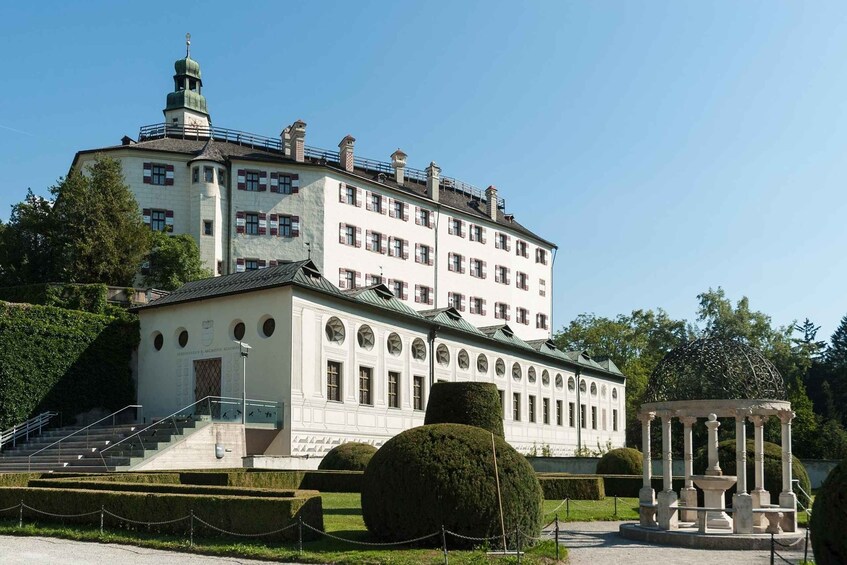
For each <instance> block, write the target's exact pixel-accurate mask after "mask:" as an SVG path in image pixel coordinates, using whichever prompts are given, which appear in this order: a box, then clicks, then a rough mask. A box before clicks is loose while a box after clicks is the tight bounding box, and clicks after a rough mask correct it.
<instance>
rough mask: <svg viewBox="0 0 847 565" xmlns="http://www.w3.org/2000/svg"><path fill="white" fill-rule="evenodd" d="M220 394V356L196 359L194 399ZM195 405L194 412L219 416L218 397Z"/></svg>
mask: <svg viewBox="0 0 847 565" xmlns="http://www.w3.org/2000/svg"><path fill="white" fill-rule="evenodd" d="M220 395H221V358H220V357H216V358H214V359H197V360H196V361H194V400H195V401H197V400H202V399H204V398H206V397H207V396H220ZM210 400H211V402H209V403H206V402H204V403H203V405H202V406H201V405H197V406H196V407H195V412H196V413H198V414H209V415H211V416H213V417H219V416H220V412H221V405H220V401H219V400H218V399H210Z"/></svg>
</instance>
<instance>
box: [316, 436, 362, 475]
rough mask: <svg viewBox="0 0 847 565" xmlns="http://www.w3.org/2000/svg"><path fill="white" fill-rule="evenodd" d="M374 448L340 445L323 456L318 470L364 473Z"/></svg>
mask: <svg viewBox="0 0 847 565" xmlns="http://www.w3.org/2000/svg"><path fill="white" fill-rule="evenodd" d="M374 453H376V448H375V447H374V446H372V445H368V444H367V443H357V442H350V443H342V444H341V445H337V446H335V447H333V448H332V450H331V451H330V452H329V453H327V454H326V455H324V458H323V460H322V461H321V464H320V465H318V469H320V470H322V471H364V470H365V467H367V466H368V461H370V460H371V457H373V456H374Z"/></svg>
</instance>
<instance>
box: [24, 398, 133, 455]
mask: <svg viewBox="0 0 847 565" xmlns="http://www.w3.org/2000/svg"><path fill="white" fill-rule="evenodd" d="M129 408H142V406H141V404H128V405H126V406H124V407H123V408H121V409H120V410H115V411H114V412H112V413H111V414H109V415H108V416H103V417H102V418H100V419H99V420H97V421H96V422H93V423H91V424H88V425H87V426H85V427H84V428H80V429H78V430H77V431H75V432H73V433H70V434H68V435H66V436H64V437H61V438H59V439H57V440H56V441H54V442H53V443H51V444H50V445H48V446H46V447H42V448H41V449H39V450H38V451H36V452H35V453H30V455H29V457H28V458H27V467H28V469H29V470H30V471H32V458H33V457H34V456H36V455H38V454H39V453H41V452H42V451H44V450H45V449H50V448H51V447H53V446H54V445H57V444H58V445H59V456H58V458H57V462H58V463H61V462H62V445H61V444H62V442H63V441H65V440H66V439H68V438H69V437H73V436H75V435H77V434H79V433H81V432H85V447H86V449H88V447H89V445H88V430H89V429H90V428H91V427H92V426H96V425H97V424H99V423H100V422H103V421H104V420H108V419H109V418H111V419H112V427H113V428H114V427H115V416H117V415H118V414H120V413H121V412H123V411H124V410H128V409H129Z"/></svg>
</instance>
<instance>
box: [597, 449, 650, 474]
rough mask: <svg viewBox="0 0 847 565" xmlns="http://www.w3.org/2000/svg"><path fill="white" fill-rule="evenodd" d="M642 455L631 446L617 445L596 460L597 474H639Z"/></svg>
mask: <svg viewBox="0 0 847 565" xmlns="http://www.w3.org/2000/svg"><path fill="white" fill-rule="evenodd" d="M643 457H644V455H643V454H642V453H641V452H640V451H638V450H637V449H633V448H631V447H619V448H618V449H613V450H611V451H609V452H608V453H606V454H605V455H603V457H601V458H600V461H598V462H597V474H598V475H640V474H641V472H642V469H643V467H642V466H643Z"/></svg>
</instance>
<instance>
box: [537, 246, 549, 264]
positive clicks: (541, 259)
mask: <svg viewBox="0 0 847 565" xmlns="http://www.w3.org/2000/svg"><path fill="white" fill-rule="evenodd" d="M535 262H536V263H541V264H542V265H546V264H547V250H546V249H541V248H540V247H539V248H538V249H536V250H535Z"/></svg>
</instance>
